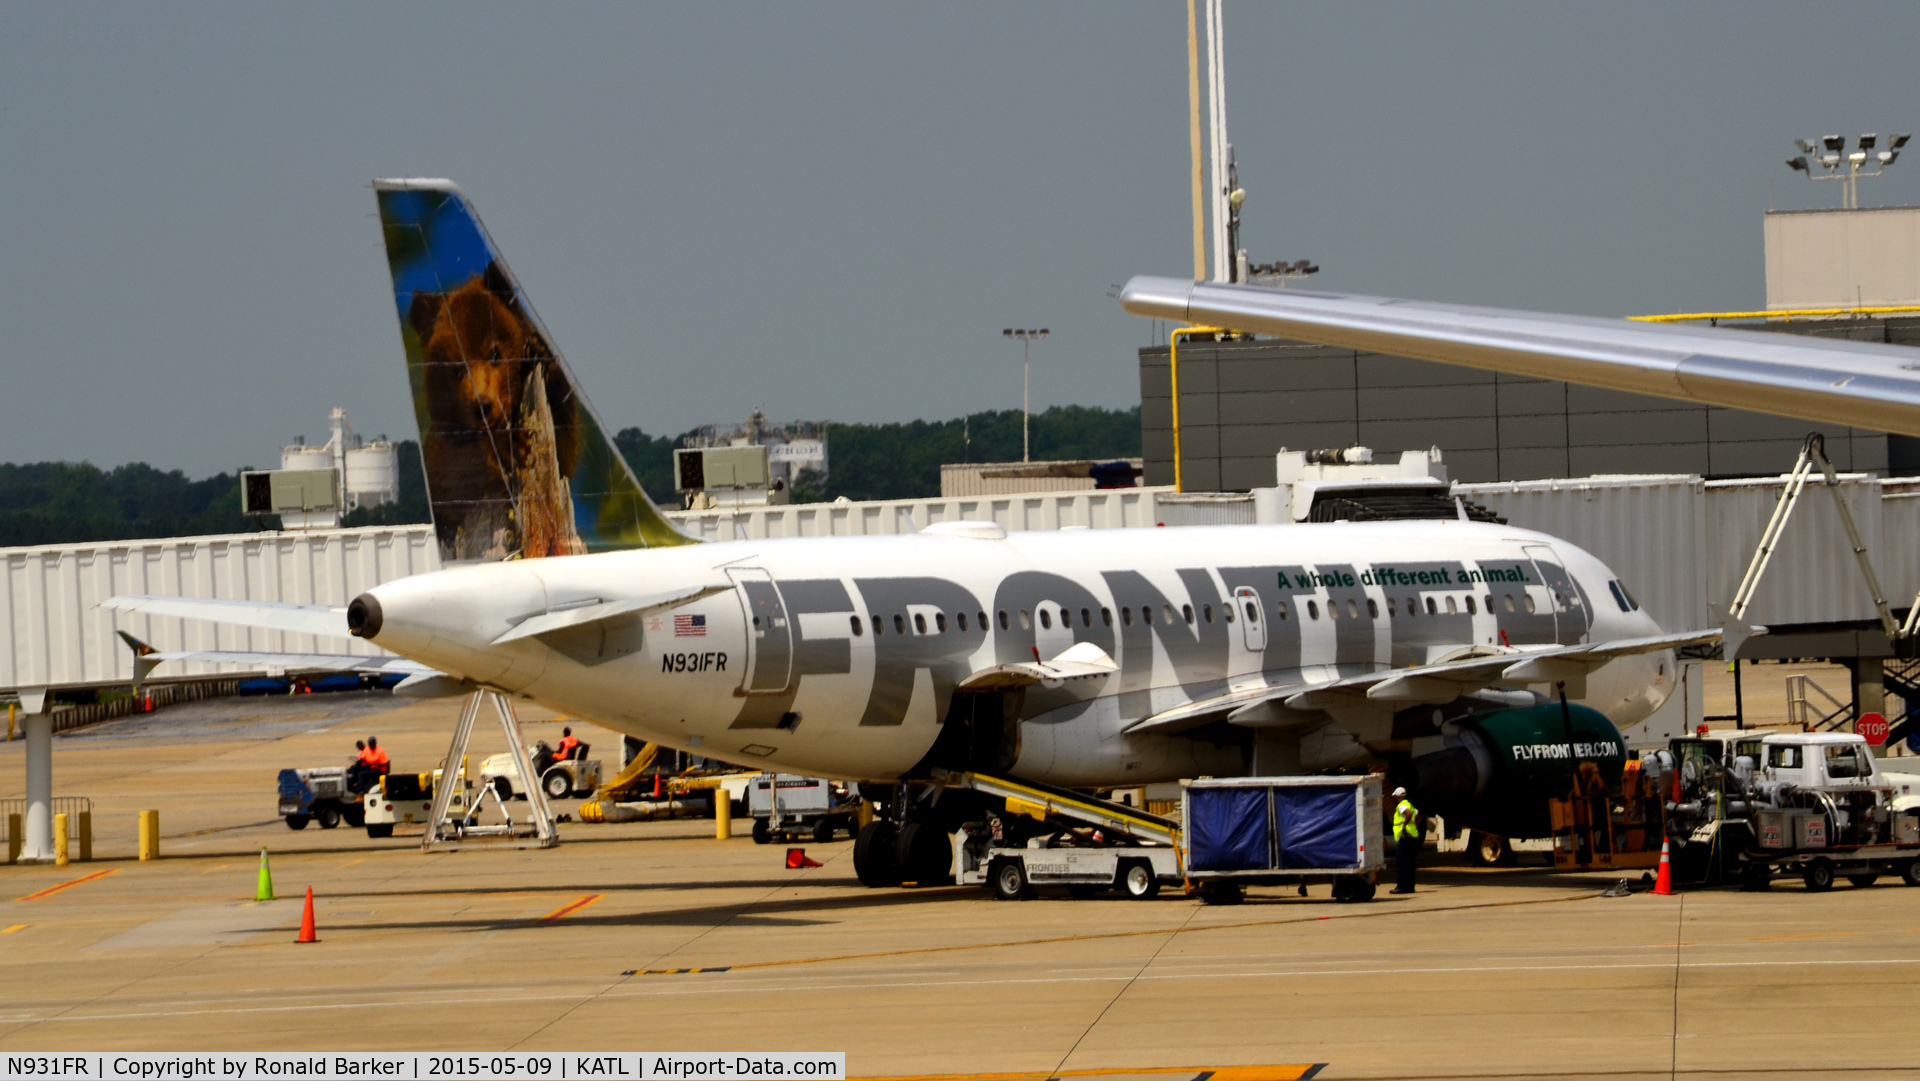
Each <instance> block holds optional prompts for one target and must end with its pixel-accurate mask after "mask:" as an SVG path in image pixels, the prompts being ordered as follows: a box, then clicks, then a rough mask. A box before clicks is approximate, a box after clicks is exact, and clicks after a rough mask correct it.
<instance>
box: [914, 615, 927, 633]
mask: <svg viewBox="0 0 1920 1081" xmlns="http://www.w3.org/2000/svg"><path fill="white" fill-rule="evenodd" d="M913 631H914V633H915V634H925V633H927V617H926V616H923V615H921V614H920V613H918V612H915V613H914V614H913Z"/></svg>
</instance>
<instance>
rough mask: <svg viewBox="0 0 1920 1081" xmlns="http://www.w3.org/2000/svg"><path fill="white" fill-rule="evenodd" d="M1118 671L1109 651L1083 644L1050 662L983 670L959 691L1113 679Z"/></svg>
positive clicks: (1016, 664) (1063, 652)
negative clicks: (1078, 680) (1105, 677)
mask: <svg viewBox="0 0 1920 1081" xmlns="http://www.w3.org/2000/svg"><path fill="white" fill-rule="evenodd" d="M1119 670H1120V666H1119V664H1117V663H1115V661H1114V659H1113V658H1112V657H1110V656H1108V655H1107V651H1106V650H1104V649H1101V648H1100V647H1099V646H1096V645H1094V644H1093V643H1092V642H1081V643H1080V644H1079V645H1076V646H1073V647H1071V648H1069V649H1066V650H1064V651H1062V652H1061V653H1060V655H1059V656H1057V657H1055V658H1053V659H1052V660H1050V661H1038V660H1035V661H1019V662H1016V663H1013V664H996V665H994V666H993V667H992V668H982V669H981V670H980V671H978V672H975V673H974V674H972V675H970V676H968V677H967V678H965V679H963V680H961V681H960V683H959V689H960V690H963V691H984V690H992V689H993V688H996V687H1024V686H1027V685H1029V684H1034V683H1050V682H1056V681H1064V680H1069V679H1097V678H1100V677H1102V676H1110V675H1112V674H1114V673H1115V672H1118V671H1119Z"/></svg>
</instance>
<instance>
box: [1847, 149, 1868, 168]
mask: <svg viewBox="0 0 1920 1081" xmlns="http://www.w3.org/2000/svg"><path fill="white" fill-rule="evenodd" d="M1847 160H1848V161H1850V162H1852V163H1853V167H1854V168H1856V169H1858V168H1859V167H1860V166H1862V165H1864V164H1866V161H1867V152H1866V151H1864V150H1856V151H1854V152H1853V153H1851V154H1848V155H1847Z"/></svg>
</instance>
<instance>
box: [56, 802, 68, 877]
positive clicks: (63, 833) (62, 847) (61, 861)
mask: <svg viewBox="0 0 1920 1081" xmlns="http://www.w3.org/2000/svg"><path fill="white" fill-rule="evenodd" d="M67 863H68V860H67V814H66V812H65V811H62V812H60V813H59V814H57V815H54V816H53V865H54V866H55V867H65V866H66V865H67Z"/></svg>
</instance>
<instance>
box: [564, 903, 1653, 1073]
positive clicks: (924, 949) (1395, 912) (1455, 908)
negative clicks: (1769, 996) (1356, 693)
mask: <svg viewBox="0 0 1920 1081" xmlns="http://www.w3.org/2000/svg"><path fill="white" fill-rule="evenodd" d="M1599 896H1601V894H1600V893H1598V892H1594V893H1578V894H1574V895H1572V896H1570V897H1535V898H1531V899H1529V900H1525V901H1483V902H1480V903H1478V904H1471V905H1434V906H1431V907H1428V908H1389V909H1385V910H1383V911H1378V912H1343V913H1340V914H1338V915H1333V916H1293V917H1290V918H1283V919H1272V920H1242V921H1241V922H1238V923H1212V924H1203V925H1201V926H1197V927H1196V926H1193V925H1191V924H1182V925H1180V926H1177V927H1155V928H1151V929H1149V930H1144V931H1103V932H1096V933H1093V934H1086V935H1055V936H1053V937H1051V938H1023V939H1017V940H1015V941H1012V942H974V943H967V944H963V945H958V946H911V947H908V948H906V949H901V950H879V951H876V952H873V953H840V954H828V955H826V956H823V957H794V958H789V959H788V960H785V961H747V962H745V963H742V964H737V965H728V966H726V968H718V967H713V968H704V969H699V968H694V969H676V968H666V969H651V968H630V969H627V970H626V971H624V972H622V973H621V975H622V976H654V975H678V974H681V973H685V972H723V971H726V970H727V969H732V970H735V971H738V970H742V969H756V968H788V967H791V966H793V965H819V964H826V963H827V962H830V961H869V960H873V959H875V958H880V957H905V956H908V955H911V954H921V953H958V952H961V951H963V950H993V949H1003V948H1011V947H1018V946H1051V945H1055V944H1058V943H1062V942H1098V941H1105V940H1112V939H1121V938H1146V937H1148V936H1151V935H1168V936H1172V935H1178V934H1196V933H1198V932H1201V931H1234V930H1243V929H1246V928H1250V927H1282V926H1285V925H1287V924H1297V923H1326V922H1331V921H1333V920H1367V919H1378V918H1381V917H1386V916H1414V915H1419V914H1420V913H1423V912H1425V913H1433V912H1468V911H1472V910H1474V909H1483V908H1516V907H1519V906H1521V905H1554V904H1560V903H1562V902H1565V901H1588V900H1592V899H1593V898H1595V897H1599ZM548 918H550V917H548ZM1669 945H1671V943H1669ZM955 1076H959V1075H955ZM1020 1076H1022V1077H1024V1076H1026V1075H1025V1074H1022V1075H1020ZM1043 1076H1049V1077H1050V1076H1058V1075H1052V1074H1048V1075H1043Z"/></svg>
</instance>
